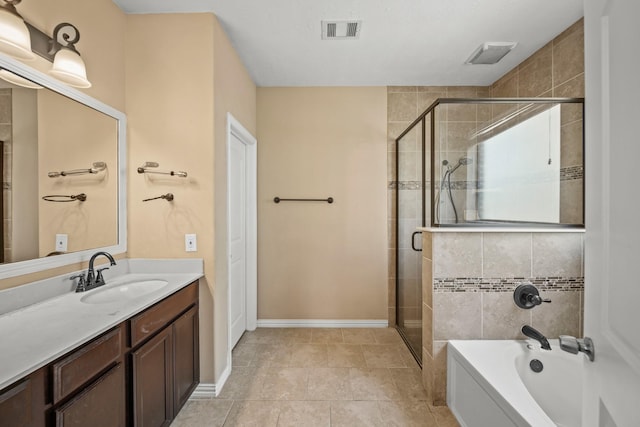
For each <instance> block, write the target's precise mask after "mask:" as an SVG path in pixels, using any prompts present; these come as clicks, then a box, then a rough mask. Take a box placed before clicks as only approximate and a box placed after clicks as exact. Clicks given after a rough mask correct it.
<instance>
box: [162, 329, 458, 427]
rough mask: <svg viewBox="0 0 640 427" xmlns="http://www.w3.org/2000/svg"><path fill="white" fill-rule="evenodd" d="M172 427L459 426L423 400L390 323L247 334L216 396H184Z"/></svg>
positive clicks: (448, 414)
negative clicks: (186, 398)
mask: <svg viewBox="0 0 640 427" xmlns="http://www.w3.org/2000/svg"><path fill="white" fill-rule="evenodd" d="M171 425H172V427H200V426H201V427H218V426H225V427H229V426H260V427H263V426H264V427H270V426H273V427H285V426H295V427H315V426H318V427H320V426H322V427H329V426H331V427H338V426H345V427H357V426H398V427H405V426H406V427H410V426H428V427H450V426H458V423H457V422H456V420H455V418H454V417H453V415H451V412H450V411H449V409H448V408H447V407H432V406H430V405H429V404H427V402H426V393H425V390H424V388H423V387H422V381H421V372H420V369H419V367H418V365H417V364H416V362H415V360H414V359H413V357H412V356H411V354H410V353H409V350H407V348H406V346H405V345H404V343H403V342H402V339H401V338H400V336H399V335H398V332H397V331H396V330H395V329H391V328H386V329H303V328H296V329H267V328H260V329H257V330H256V331H254V332H246V333H245V334H244V335H243V336H242V338H241V339H240V342H238V345H237V346H236V348H235V349H234V350H233V371H232V373H231V376H230V377H229V379H228V380H227V383H226V384H225V386H224V388H223V390H222V392H221V393H220V396H218V397H217V398H215V399H208V400H190V401H189V402H187V404H186V405H185V406H184V408H183V409H182V411H180V414H179V415H178V417H177V418H176V420H175V421H174V422H173V424H171Z"/></svg>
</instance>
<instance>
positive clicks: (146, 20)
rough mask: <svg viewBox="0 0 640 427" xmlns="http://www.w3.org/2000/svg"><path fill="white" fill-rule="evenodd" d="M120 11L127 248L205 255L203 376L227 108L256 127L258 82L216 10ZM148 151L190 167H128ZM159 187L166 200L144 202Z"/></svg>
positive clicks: (215, 289) (220, 312)
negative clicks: (157, 172) (191, 244)
mask: <svg viewBox="0 0 640 427" xmlns="http://www.w3.org/2000/svg"><path fill="white" fill-rule="evenodd" d="M128 19H129V20H128V25H127V40H128V48H127V58H126V64H127V65H126V69H127V114H128V118H129V147H130V148H129V167H130V170H131V172H130V173H129V179H130V181H129V182H130V183H129V255H130V256H131V257H156V258H203V259H204V267H205V278H204V279H202V280H201V282H200V284H201V286H200V364H201V382H203V383H213V382H215V381H216V380H218V379H219V378H220V375H221V374H222V372H223V371H224V369H225V367H226V362H227V351H228V349H227V274H226V264H225V263H224V262H223V261H224V260H226V254H225V251H226V232H225V230H226V209H227V207H226V205H227V203H226V148H225V147H226V114H227V112H231V113H232V114H233V115H234V117H235V118H236V119H237V120H239V121H240V122H241V123H242V124H243V125H244V126H245V127H246V128H247V129H248V130H249V131H250V132H253V133H255V127H256V124H255V123H256V112H255V110H256V107H255V105H256V88H255V85H254V83H253V81H252V80H251V77H250V76H249V74H248V73H247V71H246V70H245V68H244V66H243V65H242V63H241V61H240V60H239V58H238V57H237V55H236V53H235V51H234V50H233V48H232V47H231V44H230V42H229V41H228V39H227V37H226V35H225V34H224V32H223V30H222V29H221V27H220V25H219V23H218V22H217V19H216V17H215V16H214V15H212V14H162V15H130V16H129V17H128ZM167 28H171V31H167ZM186 64H188V66H185V65H186ZM178 76H179V78H178ZM146 161H155V162H158V163H160V168H162V169H166V170H183V171H186V172H187V173H188V177H187V178H186V179H182V178H176V177H162V176H154V175H138V174H137V173H135V168H137V167H138V166H140V165H142V164H143V163H144V162H146ZM167 192H171V193H173V195H174V197H175V200H174V201H173V202H171V203H168V202H166V201H164V200H158V201H152V202H142V199H144V198H147V197H153V196H158V195H161V194H165V193H167ZM214 230H215V232H214ZM186 233H195V234H196V235H197V238H198V251H197V252H185V250H184V235H185V234H186ZM214 254H215V255H214ZM220 261H222V262H220Z"/></svg>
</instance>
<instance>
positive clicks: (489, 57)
mask: <svg viewBox="0 0 640 427" xmlns="http://www.w3.org/2000/svg"><path fill="white" fill-rule="evenodd" d="M517 44H518V43H515V42H487V43H483V44H481V45H480V47H478V48H477V49H476V50H475V51H474V52H473V53H472V54H471V56H470V57H469V59H467V61H466V62H465V64H474V65H477V64H495V63H497V62H498V61H500V60H501V59H502V58H504V56H505V55H506V54H507V53H509V52H511V49H513V48H514V47H516V45H517Z"/></svg>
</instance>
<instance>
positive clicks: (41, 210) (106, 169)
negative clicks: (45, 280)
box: [0, 55, 126, 279]
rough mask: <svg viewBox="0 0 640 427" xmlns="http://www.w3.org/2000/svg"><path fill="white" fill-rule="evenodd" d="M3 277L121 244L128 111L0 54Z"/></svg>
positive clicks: (0, 257)
mask: <svg viewBox="0 0 640 427" xmlns="http://www.w3.org/2000/svg"><path fill="white" fill-rule="evenodd" d="M0 73H2V74H5V73H12V74H11V75H10V77H13V76H19V77H21V78H24V79H26V80H28V81H29V82H32V83H35V85H36V87H37V86H40V88H25V87H23V86H17V85H14V84H11V83H8V82H6V81H5V80H0V142H1V143H2V156H3V157H2V162H0V163H1V167H2V173H1V176H2V184H3V197H2V209H1V212H2V219H3V221H2V226H3V233H2V247H3V251H2V253H1V254H0V279H2V278H6V277H12V276H18V275H21V274H27V273H32V272H36V271H40V270H44V269H48V268H54V267H59V266H63V265H67V264H71V263H75V262H79V261H84V260H87V259H89V257H90V256H91V254H93V253H94V252H96V251H98V250H106V251H109V252H111V253H113V254H117V253H123V252H125V251H126V193H125V192H126V176H125V172H126V167H125V166H126V163H125V161H126V160H125V153H126V149H125V144H126V141H125V138H126V118H125V115H124V114H123V113H122V112H120V111H117V110H115V109H113V108H111V107H109V106H108V105H106V104H103V103H101V102H100V101H98V100H96V99H93V98H91V97H89V96H87V95H86V94H84V93H82V92H80V91H77V90H75V89H73V88H70V87H68V86H66V85H64V84H63V83H60V82H58V81H57V80H55V79H53V78H51V77H49V76H47V75H45V74H43V73H41V72H39V71H37V70H34V69H32V68H31V67H29V66H27V65H25V64H23V63H21V62H18V61H15V60H13V59H12V58H9V57H6V56H3V55H0Z"/></svg>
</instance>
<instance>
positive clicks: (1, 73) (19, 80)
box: [0, 68, 42, 89]
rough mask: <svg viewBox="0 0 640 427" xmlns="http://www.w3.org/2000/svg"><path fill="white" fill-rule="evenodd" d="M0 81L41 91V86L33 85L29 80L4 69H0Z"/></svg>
mask: <svg viewBox="0 0 640 427" xmlns="http://www.w3.org/2000/svg"><path fill="white" fill-rule="evenodd" d="M0 79H2V80H4V81H7V82H9V83H13V84H14V85H17V86H22V87H26V88H29V89H42V86H40V85H39V84H37V83H34V82H32V81H31V80H27V79H25V78H24V77H22V76H19V75H17V74H15V73H12V72H11V71H9V70H5V69H4V68H0Z"/></svg>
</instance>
